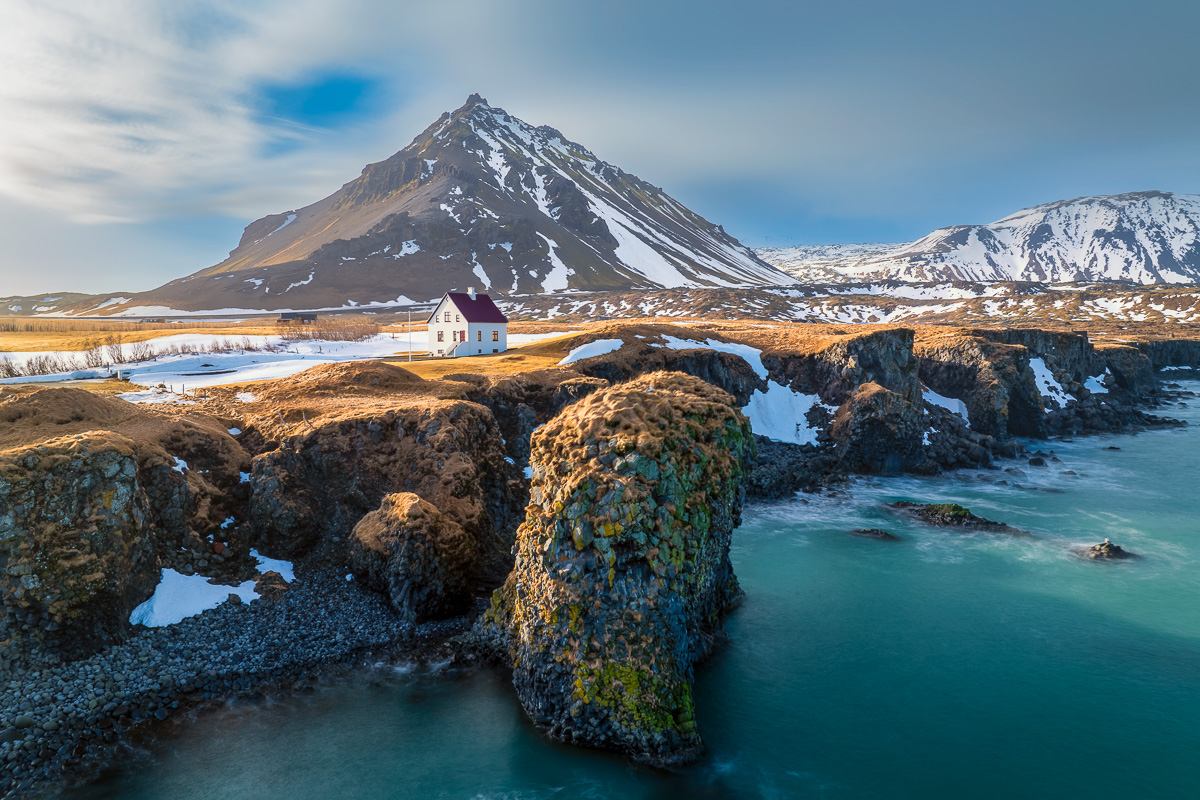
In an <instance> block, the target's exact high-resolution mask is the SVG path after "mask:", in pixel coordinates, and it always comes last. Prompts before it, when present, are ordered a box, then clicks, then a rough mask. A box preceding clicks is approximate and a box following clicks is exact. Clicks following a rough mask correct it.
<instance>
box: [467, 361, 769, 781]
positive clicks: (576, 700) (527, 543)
mask: <svg viewBox="0 0 1200 800" xmlns="http://www.w3.org/2000/svg"><path fill="white" fill-rule="evenodd" d="M734 402H735V401H734V398H733V397H732V396H730V395H729V394H727V393H726V392H724V391H722V390H720V389H717V388H716V387H713V386H711V385H709V384H707V383H704V382H703V381H700V380H698V379H696V378H693V377H690V376H687V375H682V374H679V373H664V372H658V373H651V374H648V375H644V376H642V377H640V378H637V379H636V380H633V381H630V382H628V383H624V384H620V385H617V386H614V387H611V388H607V389H602V390H600V391H598V392H595V393H593V394H591V395H589V396H588V397H586V398H584V399H582V400H580V401H579V402H578V403H576V404H574V405H572V406H570V407H568V408H567V409H566V410H565V411H563V412H562V413H561V414H559V415H558V416H557V417H555V418H554V419H552V420H551V421H550V422H548V423H547V424H546V425H545V426H544V427H542V428H541V429H539V430H538V431H537V432H536V433H535V434H534V437H533V446H532V457H531V464H532V470H533V482H532V488H531V492H530V494H531V502H530V505H529V508H528V509H527V516H526V519H525V522H524V524H522V525H521V527H520V528H519V529H518V531H517V562H516V566H515V568H514V569H513V572H512V574H511V575H510V576H509V578H508V581H507V582H506V583H505V585H504V586H503V587H502V588H501V589H499V590H497V591H496V593H495V594H494V596H493V598H492V605H491V607H490V608H489V610H488V611H487V612H486V613H485V614H484V616H483V617H482V618H481V619H480V621H479V623H478V624H477V625H476V633H477V635H478V636H480V637H481V639H483V640H484V641H488V642H490V643H491V644H493V645H494V646H495V647H497V649H498V650H499V652H500V655H501V656H502V657H503V658H504V659H505V660H507V661H508V662H509V663H510V664H511V665H512V667H513V684H514V686H515V687H516V690H517V694H518V696H519V698H520V701H521V703H522V705H523V706H524V707H525V710H526V712H527V713H528V714H529V716H530V717H531V718H532V719H533V721H534V723H535V724H536V725H538V726H539V727H541V728H543V729H545V730H546V731H547V732H548V733H549V734H550V735H551V736H552V737H554V738H556V739H560V740H562V741H567V742H573V743H577V744H584V745H590V746H595V747H603V748H609V749H614V750H618V751H620V752H624V753H627V754H629V755H631V756H633V757H634V758H636V759H638V760H641V761H644V762H647V763H651V764H657V765H672V764H680V763H683V762H686V761H689V760H691V759H693V758H694V757H696V756H697V755H698V754H699V753H700V751H701V747H702V745H701V740H700V736H699V734H698V733H697V730H696V722H695V718H694V707H693V706H694V702H693V697H692V679H693V666H694V664H695V662H696V661H697V660H698V659H700V658H701V657H703V656H704V655H705V654H706V653H707V652H708V651H709V649H710V647H711V643H712V641H713V636H714V635H715V634H716V632H717V631H718V629H719V626H720V623H721V619H722V618H723V616H724V614H725V612H726V611H727V610H728V609H729V608H730V607H731V606H732V605H733V604H734V603H735V602H736V601H737V600H738V599H739V597H740V596H741V590H740V588H739V587H738V583H737V579H736V578H735V577H734V574H733V568H732V566H731V564H730V562H729V543H730V538H731V536H732V533H733V529H734V528H735V527H736V526H737V525H738V523H739V522H740V515H741V506H742V496H743V492H742V488H741V479H742V475H743V470H744V463H745V461H746V460H747V459H748V458H749V457H750V455H751V454H752V452H753V448H754V437H753V435H752V433H751V431H750V425H749V422H748V421H747V420H746V418H745V417H744V416H743V415H742V414H741V413H740V412H739V411H738V410H737V408H736V407H735V405H734Z"/></svg>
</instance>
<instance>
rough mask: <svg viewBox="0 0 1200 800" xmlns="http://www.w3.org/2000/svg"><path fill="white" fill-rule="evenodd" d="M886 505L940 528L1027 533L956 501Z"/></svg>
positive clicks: (907, 502) (904, 502) (906, 502)
mask: <svg viewBox="0 0 1200 800" xmlns="http://www.w3.org/2000/svg"><path fill="white" fill-rule="evenodd" d="M886 506H887V507H888V508H891V509H895V510H896V511H900V512H903V513H905V514H908V515H910V516H912V517H914V518H916V519H918V520H920V521H921V522H924V523H925V524H926V525H936V526H938V527H941V528H971V529H973V530H985V531H1000V532H1002V533H1014V534H1019V535H1027V532H1026V531H1023V530H1021V529H1019V528H1014V527H1012V526H1010V525H1009V524H1008V523H1006V522H993V521H992V520H990V519H984V518H983V517H979V516H976V515H975V514H972V513H971V509H969V508H966V507H965V506H960V505H959V504H958V503H933V504H926V503H911V502H909V501H908V500H900V501H898V502H895V503H887V504H886Z"/></svg>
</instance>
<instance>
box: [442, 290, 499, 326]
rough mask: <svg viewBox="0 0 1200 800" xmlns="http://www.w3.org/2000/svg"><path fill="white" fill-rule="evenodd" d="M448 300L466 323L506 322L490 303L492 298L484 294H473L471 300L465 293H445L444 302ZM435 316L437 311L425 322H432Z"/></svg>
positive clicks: (493, 304)
mask: <svg viewBox="0 0 1200 800" xmlns="http://www.w3.org/2000/svg"><path fill="white" fill-rule="evenodd" d="M446 298H449V299H450V300H452V301H453V302H454V305H455V307H456V308H458V311H459V313H460V314H462V315H463V319H465V320H466V321H467V322H508V317H506V316H504V313H503V312H501V311H500V309H498V308H496V304H495V303H493V302H492V298H490V297H488V296H487V295H486V294H480V293H479V292H476V293H475V299H474V300H472V299H471V295H469V294H467V293H466V292H446V295H445V297H443V298H442V300H443V301H444V300H445V299H446ZM441 307H442V303H441V302H439V303H438V305H437V308H441ZM436 315H437V309H434V312H433V313H432V314H430V315H429V319H428V320H426V321H427V322H433V318H434V317H435V316H436Z"/></svg>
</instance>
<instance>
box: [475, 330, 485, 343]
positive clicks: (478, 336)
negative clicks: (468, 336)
mask: <svg viewBox="0 0 1200 800" xmlns="http://www.w3.org/2000/svg"><path fill="white" fill-rule="evenodd" d="M475 341H477V342H482V341H483V331H475Z"/></svg>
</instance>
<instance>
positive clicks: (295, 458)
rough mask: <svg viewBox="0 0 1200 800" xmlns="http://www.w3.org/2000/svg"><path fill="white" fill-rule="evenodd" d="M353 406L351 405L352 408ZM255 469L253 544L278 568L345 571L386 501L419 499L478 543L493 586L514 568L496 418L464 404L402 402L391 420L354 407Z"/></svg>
mask: <svg viewBox="0 0 1200 800" xmlns="http://www.w3.org/2000/svg"><path fill="white" fill-rule="evenodd" d="M348 405H349V404H348ZM302 430H303V432H302V433H296V434H294V435H292V436H290V437H288V438H287V439H286V440H284V441H283V443H282V445H281V446H280V447H279V448H278V449H277V450H272V451H270V452H267V453H263V454H262V455H259V456H258V457H256V458H255V459H254V461H253V469H252V474H251V476H250V487H251V497H250V509H249V517H250V524H251V530H252V537H253V540H254V541H255V543H256V544H257V546H258V547H259V548H260V549H261V550H262V552H264V553H266V554H268V555H270V556H272V557H274V558H287V559H295V558H300V557H303V556H307V555H318V556H324V557H326V558H328V559H329V560H331V561H334V562H340V563H344V559H345V555H346V543H347V540H348V539H349V537H350V534H351V532H352V531H353V529H354V526H355V525H357V524H358V522H359V521H360V520H361V519H362V518H363V517H364V516H366V515H367V514H368V513H370V512H372V511H374V510H376V509H377V508H379V507H380V503H381V502H382V501H383V499H384V497H385V496H386V495H389V494H392V493H396V492H411V493H414V494H416V495H418V496H420V497H422V498H424V499H425V500H427V501H429V502H430V503H433V505H434V506H435V507H436V508H437V509H438V510H440V511H441V513H443V514H445V515H446V517H447V518H449V519H450V520H452V521H454V522H455V523H457V524H458V525H460V526H462V528H463V529H464V530H465V531H466V532H467V533H468V535H469V536H470V537H471V538H472V540H474V541H475V543H476V544H477V545H478V547H479V557H478V561H477V568H478V570H479V572H480V574H481V577H485V578H486V579H487V580H489V581H490V582H491V583H492V585H497V584H499V583H500V582H502V581H503V580H504V578H505V576H506V575H507V574H508V572H509V570H510V569H511V568H512V535H513V531H514V530H515V528H516V522H517V520H516V519H513V520H511V523H510V519H509V518H510V517H511V516H513V515H514V514H515V513H516V512H517V509H518V508H523V505H517V503H516V502H515V501H514V493H513V492H512V491H511V486H510V482H511V481H512V480H515V479H517V478H518V476H519V473H518V472H517V470H516V467H515V466H513V465H512V464H510V463H509V462H508V461H506V460H505V451H504V446H503V444H502V442H501V439H500V435H499V432H498V430H497V427H496V422H495V419H494V418H493V416H492V414H491V412H489V411H488V409H486V408H484V407H483V406H480V405H478V404H476V403H470V402H465V401H461V400H437V399H433V398H429V397H424V398H421V399H420V400H419V401H413V400H411V399H403V400H397V401H395V402H394V403H392V407H391V408H389V409H388V410H387V411H380V410H378V408H372V409H369V410H365V411H363V412H359V411H357V410H356V409H354V408H353V407H350V408H348V409H347V411H346V412H345V415H344V416H342V417H340V418H328V419H325V420H322V421H320V422H319V423H317V424H314V425H311V426H308V427H304V428H303V429H302Z"/></svg>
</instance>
